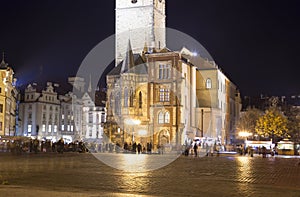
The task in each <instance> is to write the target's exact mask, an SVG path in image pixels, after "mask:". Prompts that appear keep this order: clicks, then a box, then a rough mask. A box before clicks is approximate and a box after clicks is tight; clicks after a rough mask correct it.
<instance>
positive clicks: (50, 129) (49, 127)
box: [48, 124, 52, 133]
mask: <svg viewBox="0 0 300 197" xmlns="http://www.w3.org/2000/svg"><path fill="white" fill-rule="evenodd" d="M51 132H52V125H51V124H49V125H48V133H51Z"/></svg>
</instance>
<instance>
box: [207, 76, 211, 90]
mask: <svg viewBox="0 0 300 197" xmlns="http://www.w3.org/2000/svg"><path fill="white" fill-rule="evenodd" d="M211 88H212V84H211V79H210V78H208V79H206V89H211Z"/></svg>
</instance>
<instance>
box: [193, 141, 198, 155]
mask: <svg viewBox="0 0 300 197" xmlns="http://www.w3.org/2000/svg"><path fill="white" fill-rule="evenodd" d="M193 148H194V154H195V157H197V149H198V146H197V143H196V142H195V144H194V147H193Z"/></svg>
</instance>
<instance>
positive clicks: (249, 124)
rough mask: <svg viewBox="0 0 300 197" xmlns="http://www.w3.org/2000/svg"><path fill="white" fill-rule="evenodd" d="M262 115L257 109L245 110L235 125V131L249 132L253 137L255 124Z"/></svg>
mask: <svg viewBox="0 0 300 197" xmlns="http://www.w3.org/2000/svg"><path fill="white" fill-rule="evenodd" d="M262 114H263V112H262V111H261V110H259V109H256V108H250V107H249V108H247V110H246V111H244V112H242V113H241V117H240V119H239V120H238V122H237V124H236V127H237V129H238V130H239V131H247V132H250V133H252V135H253V136H254V134H255V126H256V122H257V120H258V119H259V117H260V116H262Z"/></svg>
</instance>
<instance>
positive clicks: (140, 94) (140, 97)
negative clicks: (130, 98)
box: [139, 92, 143, 108]
mask: <svg viewBox="0 0 300 197" xmlns="http://www.w3.org/2000/svg"><path fill="white" fill-rule="evenodd" d="M142 96H143V95H142V92H140V93H139V108H142V106H143V97H142Z"/></svg>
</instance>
